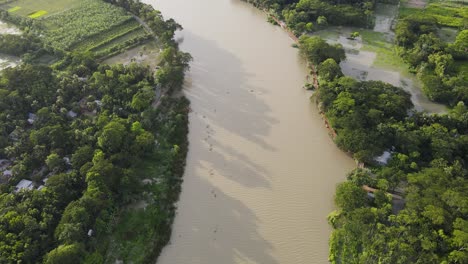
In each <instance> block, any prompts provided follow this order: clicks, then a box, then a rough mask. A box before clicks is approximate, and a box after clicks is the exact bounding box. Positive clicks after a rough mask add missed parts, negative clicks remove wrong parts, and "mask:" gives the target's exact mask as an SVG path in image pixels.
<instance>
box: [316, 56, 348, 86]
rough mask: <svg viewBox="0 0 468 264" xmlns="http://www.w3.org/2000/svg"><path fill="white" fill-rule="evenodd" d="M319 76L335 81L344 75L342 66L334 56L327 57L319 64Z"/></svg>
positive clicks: (322, 78) (325, 79) (324, 79)
mask: <svg viewBox="0 0 468 264" xmlns="http://www.w3.org/2000/svg"><path fill="white" fill-rule="evenodd" d="M318 76H319V77H320V79H321V80H323V81H333V80H335V79H336V78H339V77H341V76H343V73H342V72H341V68H340V66H339V65H338V63H336V61H335V60H334V59H332V58H329V59H326V60H325V61H324V62H322V63H320V64H319V66H318Z"/></svg>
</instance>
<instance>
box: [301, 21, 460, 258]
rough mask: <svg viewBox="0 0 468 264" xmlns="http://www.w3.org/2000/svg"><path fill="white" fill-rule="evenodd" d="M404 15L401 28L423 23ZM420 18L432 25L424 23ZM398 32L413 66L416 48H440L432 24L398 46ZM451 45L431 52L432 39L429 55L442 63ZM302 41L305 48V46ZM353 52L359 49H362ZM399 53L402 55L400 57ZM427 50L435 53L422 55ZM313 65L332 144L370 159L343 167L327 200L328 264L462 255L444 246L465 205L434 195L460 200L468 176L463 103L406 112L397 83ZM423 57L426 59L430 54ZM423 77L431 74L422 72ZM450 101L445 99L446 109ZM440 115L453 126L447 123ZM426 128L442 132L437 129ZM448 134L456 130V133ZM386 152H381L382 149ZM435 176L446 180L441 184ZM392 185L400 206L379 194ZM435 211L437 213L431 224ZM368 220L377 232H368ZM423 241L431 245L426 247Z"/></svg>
mask: <svg viewBox="0 0 468 264" xmlns="http://www.w3.org/2000/svg"><path fill="white" fill-rule="evenodd" d="M412 19H414V21H413V20H411V19H409V22H408V21H403V22H404V23H407V24H404V23H403V24H400V25H399V26H400V27H403V28H404V27H406V28H410V27H411V26H414V25H416V27H419V26H420V27H421V29H423V27H424V26H421V24H425V23H426V22H421V21H420V20H418V18H417V17H416V18H414V17H413V18H412ZM423 21H424V20H423ZM411 23H413V24H411ZM418 23H421V24H418ZM427 23H428V24H429V25H433V26H434V23H433V22H432V21H430V22H427ZM425 26H427V25H425ZM397 27H398V26H397ZM402 32H403V31H401V28H400V31H399V32H397V38H398V37H400V39H399V41H400V42H399V45H402V46H404V47H405V48H406V49H410V48H412V47H413V45H414V46H415V47H414V49H412V50H411V52H413V53H412V54H411V55H412V56H415V57H410V56H409V58H408V57H406V58H405V59H406V60H409V59H414V58H417V59H419V60H420V61H416V62H417V64H416V65H418V64H419V63H420V62H421V61H423V62H427V58H426V59H425V58H424V56H423V55H421V51H420V49H418V47H419V46H421V45H424V46H425V45H427V46H429V47H431V45H434V43H438V44H440V45H441V46H442V47H444V43H442V41H441V40H437V39H436V37H435V35H433V30H429V33H431V34H429V33H428V32H426V33H428V34H427V35H424V34H423V35H422V36H420V38H419V40H418V37H419V35H417V33H418V32H410V34H415V35H416V38H415V39H413V40H411V41H409V42H410V43H404V42H403V43H404V44H402V41H404V37H402V35H403V36H406V35H405V33H404V32H403V33H402ZM457 39H458V37H457ZM315 40H316V39H314V41H315ZM352 41H354V40H352ZM416 41H417V42H416ZM432 41H433V42H432ZM414 42H416V43H414ZM318 43H319V41H315V42H314V43H313V44H315V45H316V46H319V44H318ZM457 45H458V44H457V41H455V44H454V45H453V46H452V47H453V49H454V50H447V49H440V47H441V46H437V45H435V47H431V48H432V49H434V50H435V51H433V52H436V51H439V52H441V53H444V52H445V53H447V54H442V55H443V56H446V57H447V58H449V59H448V61H449V62H448V63H449V65H450V59H451V56H452V55H453V56H454V57H455V56H459V55H458V54H457V51H456V49H457V48H458V47H457ZM311 47H313V46H312V45H310V46H307V47H305V48H306V49H311ZM320 47H321V48H323V49H325V48H326V47H325V48H324V47H323V46H320ZM462 47H463V46H462ZM300 48H301V47H300ZM345 48H346V47H345ZM355 48H356V47H354V49H355ZM348 49H350V48H349V47H348ZM325 50H326V49H325ZM320 51H322V50H319V51H317V50H307V52H310V54H311V55H314V56H316V55H317V54H316V53H319V52H320ZM357 53H358V54H359V55H361V52H357ZM403 55H406V56H408V53H406V54H403ZM431 56H434V55H429V57H431ZM310 57H312V56H310ZM312 58H315V57H312ZM459 59H460V58H459ZM425 60H426V61H425ZM322 61H323V63H321V64H320V65H319V67H318V68H319V71H320V70H321V67H323V70H324V71H323V72H322V73H320V74H319V76H320V78H321V84H320V89H318V93H319V96H318V97H319V99H320V100H321V101H322V103H323V105H324V111H325V112H326V116H328V117H329V118H330V119H331V120H332V124H333V126H336V127H337V130H338V137H337V138H336V142H337V144H338V145H339V146H340V147H341V148H343V149H345V150H350V151H351V152H353V154H354V156H355V157H356V158H357V159H359V160H365V161H366V162H367V163H369V164H370V165H371V166H370V170H355V171H353V172H351V173H349V175H348V181H347V182H344V183H342V184H340V185H338V187H337V191H336V197H335V202H336V205H337V206H338V210H337V211H335V212H334V213H332V214H330V216H329V221H330V224H331V225H332V226H333V228H334V231H333V233H332V236H331V239H330V258H329V259H330V261H331V262H332V263H344V262H346V263H348V262H349V263H362V262H369V263H377V262H379V263H380V262H382V263H416V262H421V263H431V262H437V263H439V262H448V263H449V262H454V263H457V262H460V263H461V262H464V261H467V260H468V258H467V255H466V254H465V252H464V250H463V248H460V247H459V246H458V245H461V244H453V243H452V241H454V240H457V241H458V239H459V236H458V234H459V233H460V232H461V233H466V228H465V227H466V223H467V221H468V219H466V213H467V212H468V211H467V209H466V208H464V209H462V210H461V211H460V210H459V209H460V208H459V207H458V206H454V204H452V202H453V201H451V200H450V199H446V197H445V198H443V197H444V196H443V194H448V193H451V194H456V196H457V198H456V199H455V200H456V201H457V202H460V201H462V200H463V199H464V200H466V192H465V191H464V190H465V189H466V188H467V187H468V181H467V180H463V179H466V176H467V175H466V164H467V163H466V158H467V157H466V155H465V154H464V153H466V151H467V149H466V146H467V145H466V140H467V139H468V131H467V130H466V126H464V121H463V120H464V118H465V117H466V114H467V108H466V106H465V103H464V102H463V101H460V102H458V103H457V104H456V107H454V109H453V110H451V111H449V112H448V113H446V114H430V115H428V114H424V113H416V112H410V111H409V110H410V108H411V107H412V103H411V102H410V101H409V98H410V97H409V94H408V93H406V92H404V91H403V90H402V89H401V88H397V87H394V86H391V85H387V84H384V83H381V82H375V81H355V80H352V79H350V78H348V77H343V75H342V73H341V69H340V67H339V66H338V65H337V63H336V62H335V61H333V60H330V59H328V60H325V59H323V60H322ZM429 63H432V64H434V62H433V61H431V59H430V60H429ZM438 63H439V62H438ZM438 63H437V64H438ZM413 66H414V65H413ZM432 67H435V66H432ZM437 67H439V66H437ZM344 70H345V69H343V71H344ZM423 70H424V69H423ZM440 72H441V71H440V68H439V73H440ZM442 72H443V71H442ZM451 73H452V74H453V72H451ZM455 73H456V72H455ZM322 74H323V75H322ZM423 74H429V75H430V74H432V73H431V72H430V70H428V69H426V72H423ZM362 75H363V74H360V76H357V77H358V79H359V78H362V79H364V80H365V79H366V77H367V73H366V74H364V76H362ZM435 77H436V76H434V78H435ZM459 77H460V76H453V79H452V80H453V81H455V82H456V81H457V80H458V81H460V80H459V79H457V78H459ZM355 78H356V77H355ZM441 78H444V77H441ZM461 78H463V76H461ZM322 80H324V81H322ZM443 81H446V79H443ZM425 85H426V87H425V90H426V91H429V92H430V91H431V90H429V88H431V89H432V87H433V86H436V87H437V85H438V84H437V83H435V80H434V82H428V83H426V84H425ZM434 89H436V88H434ZM455 91H456V90H455ZM454 95H455V96H458V97H455V98H461V99H460V100H465V99H466V98H465V97H463V94H456V93H455V94H454ZM433 98H435V97H433ZM444 99H446V98H444ZM455 102H456V101H455ZM455 102H454V101H450V103H451V104H452V105H453V104H454V103H455ZM448 120H452V121H453V122H451V123H448ZM435 131H439V132H442V131H443V132H442V133H441V134H437V135H436V134H434V132H435ZM453 133H455V134H456V135H457V136H456V137H455V138H454V134H453ZM428 144H429V145H428ZM440 146H444V147H446V148H445V150H446V151H447V152H445V151H443V152H441V149H440V148H439V147H440ZM385 148H387V149H388V150H387V151H385V152H384V149H385ZM379 152H380V153H381V152H384V154H386V156H387V157H386V158H384V159H382V158H381V157H379V158H377V155H378V154H379ZM443 153H445V154H443ZM383 156H385V155H383ZM454 168H457V169H456V170H457V172H453V173H452V172H451V173H447V170H451V169H454ZM442 179H444V180H442ZM440 181H443V182H445V184H443V185H440V184H439V182H440ZM363 186H364V188H363ZM400 187H401V188H403V189H404V192H405V193H404V197H406V198H408V199H407V200H406V201H403V204H404V206H403V205H402V204H401V203H397V202H394V201H392V199H393V200H399V201H402V200H401V199H400V198H402V197H401V196H395V195H391V194H389V193H386V192H387V191H390V192H392V191H395V190H397V189H398V190H401V189H400ZM392 196H393V197H392ZM392 207H393V208H392ZM395 209H396V210H395ZM434 217H440V218H437V220H436V219H435V218H434ZM376 226H378V228H375V227H376ZM422 227H424V228H422ZM441 228H442V229H441ZM437 230H438V231H437ZM438 232H439V233H438ZM401 234H405V235H404V236H401ZM424 241H437V242H434V243H433V244H432V245H431V246H430V247H427V244H426V243H425V242H424ZM459 242H461V241H459ZM461 243H464V242H461Z"/></svg>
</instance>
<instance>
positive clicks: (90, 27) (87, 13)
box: [43, 0, 133, 50]
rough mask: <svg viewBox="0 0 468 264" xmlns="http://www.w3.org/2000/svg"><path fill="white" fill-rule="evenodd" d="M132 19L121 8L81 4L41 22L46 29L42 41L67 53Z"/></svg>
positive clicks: (88, 2)
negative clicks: (91, 38) (77, 45)
mask: <svg viewBox="0 0 468 264" xmlns="http://www.w3.org/2000/svg"><path fill="white" fill-rule="evenodd" d="M132 19H133V18H132V17H131V16H129V15H128V14H126V12H125V11H124V10H123V9H120V8H117V7H115V6H113V5H110V4H107V3H104V2H101V1H95V0H85V1H80V4H79V5H77V6H76V7H75V8H72V9H69V10H66V11H63V12H61V13H58V14H56V15H54V16H50V17H47V18H46V19H44V21H43V23H44V24H45V26H46V28H47V30H46V31H45V42H46V44H48V45H51V46H52V47H54V48H56V49H62V50H66V49H68V48H70V47H71V46H72V45H74V44H77V43H78V42H80V41H82V40H84V39H86V38H89V37H91V36H94V35H97V34H100V33H103V32H106V31H108V30H110V29H111V28H112V27H114V26H116V25H119V24H124V23H127V22H128V21H129V20H132Z"/></svg>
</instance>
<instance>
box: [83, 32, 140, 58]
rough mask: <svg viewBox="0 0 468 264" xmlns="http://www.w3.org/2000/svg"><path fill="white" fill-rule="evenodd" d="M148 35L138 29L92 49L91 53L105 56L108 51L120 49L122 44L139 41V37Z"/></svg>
mask: <svg viewBox="0 0 468 264" xmlns="http://www.w3.org/2000/svg"><path fill="white" fill-rule="evenodd" d="M146 35H148V33H147V32H146V31H145V29H143V28H138V29H136V30H133V31H131V32H129V33H128V34H125V35H123V36H120V37H117V38H114V39H112V40H110V41H109V42H107V43H105V44H103V45H100V46H96V47H95V48H93V49H91V51H93V52H95V53H96V54H105V53H106V51H107V50H111V49H112V48H113V47H119V46H120V45H121V44H122V43H125V42H129V41H131V40H133V39H137V38H139V37H145V36H146Z"/></svg>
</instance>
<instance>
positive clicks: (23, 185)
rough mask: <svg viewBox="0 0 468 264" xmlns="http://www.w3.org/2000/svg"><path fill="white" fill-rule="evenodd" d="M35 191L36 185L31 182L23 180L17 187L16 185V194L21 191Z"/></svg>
mask: <svg viewBox="0 0 468 264" xmlns="http://www.w3.org/2000/svg"><path fill="white" fill-rule="evenodd" d="M32 189H34V184H33V182H32V181H30V180H21V181H20V182H19V183H18V184H17V185H16V190H15V192H19V191H21V190H32Z"/></svg>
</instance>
